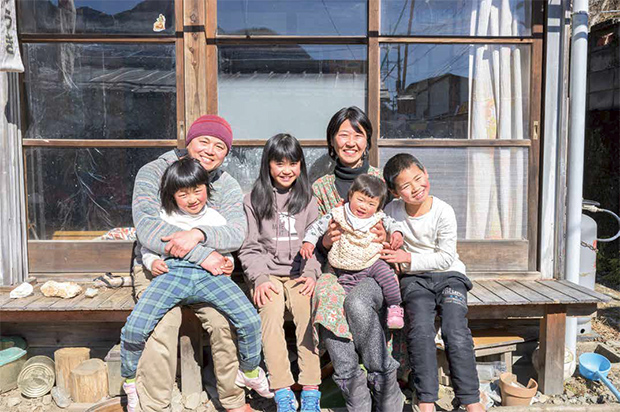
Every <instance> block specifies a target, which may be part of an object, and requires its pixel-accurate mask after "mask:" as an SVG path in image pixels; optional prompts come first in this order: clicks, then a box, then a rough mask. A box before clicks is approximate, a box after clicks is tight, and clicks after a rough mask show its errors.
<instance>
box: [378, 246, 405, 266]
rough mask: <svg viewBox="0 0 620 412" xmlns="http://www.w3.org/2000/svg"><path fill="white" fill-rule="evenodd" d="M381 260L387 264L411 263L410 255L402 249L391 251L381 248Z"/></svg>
mask: <svg viewBox="0 0 620 412" xmlns="http://www.w3.org/2000/svg"><path fill="white" fill-rule="evenodd" d="M381 259H383V260H385V261H386V262H387V263H411V253H409V252H405V251H404V250H402V249H398V250H392V249H388V248H383V250H382V251H381Z"/></svg>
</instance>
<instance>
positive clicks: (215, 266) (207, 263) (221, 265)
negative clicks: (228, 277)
mask: <svg viewBox="0 0 620 412" xmlns="http://www.w3.org/2000/svg"><path fill="white" fill-rule="evenodd" d="M200 266H202V268H203V269H204V270H206V271H207V272H210V273H211V274H212V275H213V276H218V275H221V274H222V273H225V274H230V273H232V268H231V269H230V273H226V272H225V270H224V269H226V268H228V267H229V266H232V263H231V262H230V261H229V260H228V259H226V258H225V257H224V256H222V255H221V254H219V253H218V252H211V254H210V255H209V256H207V258H206V259H205V260H203V261H202V263H201V264H200Z"/></svg>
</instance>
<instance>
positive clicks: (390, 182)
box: [383, 153, 426, 192]
mask: <svg viewBox="0 0 620 412" xmlns="http://www.w3.org/2000/svg"><path fill="white" fill-rule="evenodd" d="M411 166H417V167H418V169H420V170H421V171H423V172H424V171H425V170H426V169H425V168H424V165H423V164H422V162H420V161H419V160H418V158H417V157H415V156H412V155H410V154H409V153H399V154H397V155H395V156H392V158H391V159H390V160H388V161H387V163H386V164H385V167H384V168H383V178H384V179H385V184H387V187H388V188H389V189H390V190H391V191H393V192H395V191H396V184H395V183H394V181H395V180H396V178H397V177H398V175H399V174H401V172H402V171H403V170H406V169H409V168H410V167H411Z"/></svg>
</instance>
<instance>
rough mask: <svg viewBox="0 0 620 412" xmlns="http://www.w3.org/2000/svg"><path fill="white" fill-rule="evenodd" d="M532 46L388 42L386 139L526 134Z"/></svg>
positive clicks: (384, 62) (385, 53) (385, 49)
mask: <svg viewBox="0 0 620 412" xmlns="http://www.w3.org/2000/svg"><path fill="white" fill-rule="evenodd" d="M529 78H530V49H529V46H518V45H486V44H480V45H473V44H472V45H469V44H415V45H411V44H410V45H407V44H395V43H392V44H383V45H382V46H381V138H384V139H431V138H433V139H527V138H529V134H528V117H529V116H528V113H529V89H530V87H529V83H530V79H529Z"/></svg>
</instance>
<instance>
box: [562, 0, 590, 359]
mask: <svg viewBox="0 0 620 412" xmlns="http://www.w3.org/2000/svg"><path fill="white" fill-rule="evenodd" d="M572 20H573V33H572V38H571V60H570V115H569V121H570V128H569V135H568V180H567V196H566V197H567V213H566V232H567V233H566V279H567V280H569V281H571V282H573V283H577V284H579V254H580V252H581V251H580V248H581V202H582V198H583V152H584V134H585V127H586V85H587V70H588V0H573V19H572ZM566 346H567V347H568V348H569V349H570V350H571V351H572V352H573V354H575V353H576V351H575V349H576V347H577V318H574V317H572V318H568V319H567V321H566Z"/></svg>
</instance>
